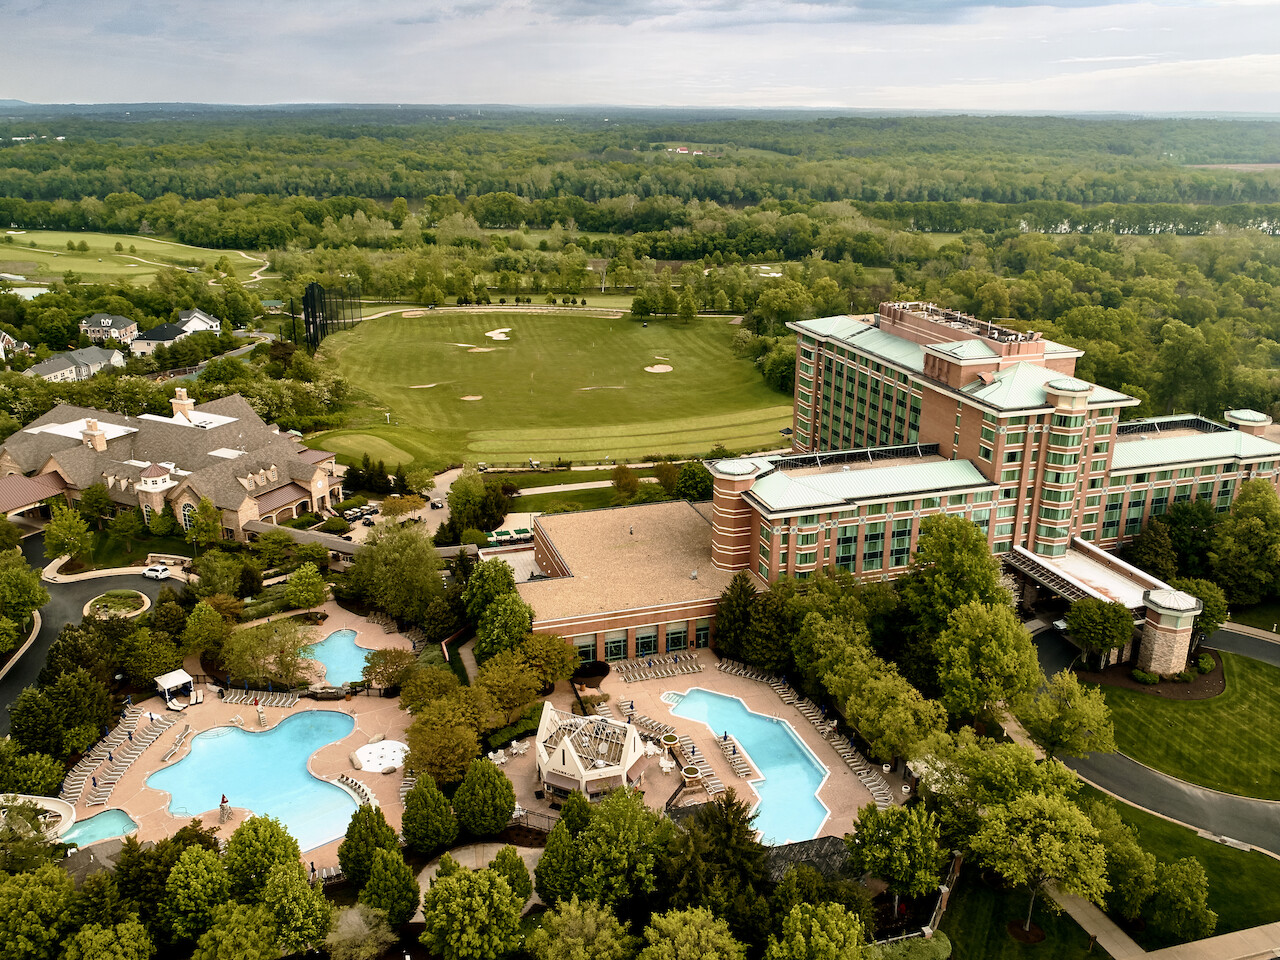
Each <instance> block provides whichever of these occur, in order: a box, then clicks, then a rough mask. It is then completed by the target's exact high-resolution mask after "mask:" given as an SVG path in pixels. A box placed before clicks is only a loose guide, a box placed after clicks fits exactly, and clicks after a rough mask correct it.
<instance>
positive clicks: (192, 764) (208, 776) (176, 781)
mask: <svg viewBox="0 0 1280 960" xmlns="http://www.w3.org/2000/svg"><path fill="white" fill-rule="evenodd" d="M355 723H356V721H355V718H354V717H351V716H348V715H347V714H345V713H337V712H335V711H333V710H304V711H303V712H302V713H295V714H294V715H293V716H291V717H288V718H286V719H284V720H282V721H281V722H280V723H279V724H278V725H277V726H275V727H273V728H272V729H270V730H266V731H263V732H262V733H251V732H249V731H247V730H241V729H240V728H239V727H215V728H214V729H213V730H206V731H205V732H204V733H201V734H197V735H196V737H195V739H194V740H192V741H191V752H190V753H188V754H187V755H186V756H185V757H183V758H182V759H181V760H179V761H178V762H177V763H175V764H174V765H173V766H171V767H168V768H166V769H164V770H160V771H157V772H156V773H153V774H151V776H149V777H148V778H147V786H149V787H153V788H154V789H156V790H164V791H167V792H168V793H169V795H170V799H169V812H170V813H171V814H173V815H174V816H177V817H195V816H199V815H200V814H202V813H204V812H206V811H208V810H216V809H217V808H218V803H219V801H220V800H221V799H222V795H223V794H226V797H227V801H228V802H229V803H230V804H231V806H233V807H247V808H248V809H250V810H252V811H253V812H254V813H257V814H262V815H265V816H272V817H276V818H277V819H278V820H280V822H281V823H283V824H284V825H285V827H286V828H287V829H288V830H289V833H290V834H292V835H293V837H294V839H296V840H297V841H298V845H299V846H300V847H301V848H302V849H303V850H310V849H312V848H313V847H318V846H320V845H321V844H324V843H328V842H329V841H330V840H336V839H337V838H338V837H341V836H342V835H343V833H345V832H346V829H347V822H348V821H349V820H350V819H351V814H352V813H353V812H354V811H355V809H356V802H355V799H354V798H353V797H352V796H351V794H349V793H347V792H346V791H345V790H343V789H342V788H341V787H337V786H334V785H333V784H332V783H327V782H325V781H324V780H321V779H319V778H317V777H314V776H312V775H311V773H310V772H309V771H308V770H307V759H308V758H309V757H310V756H311V755H312V754H313V753H315V752H316V751H317V750H319V749H320V748H321V747H323V746H325V745H326V744H329V743H333V742H334V741H336V740H341V739H342V738H343V737H345V736H346V735H347V734H349V733H350V732H351V731H352V730H353V729H354V728H355Z"/></svg>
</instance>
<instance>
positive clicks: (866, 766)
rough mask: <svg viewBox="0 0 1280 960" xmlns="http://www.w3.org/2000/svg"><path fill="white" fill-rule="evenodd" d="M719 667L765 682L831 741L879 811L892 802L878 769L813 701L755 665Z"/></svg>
mask: <svg viewBox="0 0 1280 960" xmlns="http://www.w3.org/2000/svg"><path fill="white" fill-rule="evenodd" d="M720 670H721V671H722V672H724V673H727V674H730V675H732V676H736V677H746V678H747V679H748V680H758V681H760V682H761V683H767V684H768V685H769V686H770V687H772V688H773V690H774V692H775V693H777V695H778V697H779V698H780V699H781V700H782V701H783V702H784V703H789V704H791V705H792V706H793V707H795V708H796V709H797V710H799V711H800V713H801V714H803V715H804V718H805V719H806V720H808V721H809V722H810V723H812V724H813V726H814V728H815V729H816V730H817V731H818V733H819V734H821V735H822V736H823V737H824V738H825V739H828V740H830V741H831V745H832V746H833V747H834V748H835V751H836V753H837V754H839V755H840V759H842V760H843V761H844V762H845V764H846V765H847V766H848V767H849V769H850V770H852V771H853V772H854V774H855V775H856V776H857V777H858V779H859V780H861V781H862V784H863V786H865V787H866V788H867V790H868V791H869V792H870V793H871V799H872V800H874V801H875V804H876V806H877V807H879V808H880V809H881V810H883V809H885V808H886V807H888V806H890V805H891V804H892V803H893V791H892V790H890V789H889V785H888V784H887V783H885V781H884V778H883V777H882V776H880V773H879V771H878V770H876V769H875V768H874V767H873V766H872V765H871V763H870V762H869V761H868V760H867V759H866V758H865V757H863V756H862V754H860V753H859V752H858V750H857V748H856V747H854V745H853V741H852V740H848V739H847V738H845V737H842V736H839V735H838V734H837V732H836V728H837V724H836V722H835V721H834V720H832V719H828V718H827V717H825V716H823V714H822V710H821V709H820V708H819V707H818V706H817V705H816V704H814V703H813V702H812V701H810V700H808V699H805V698H803V697H801V696H800V695H799V694H798V693H796V692H795V690H793V689H791V685H790V684H789V683H787V682H786V681H785V680H782V679H780V678H779V677H775V676H774V675H773V674H770V673H766V672H764V671H762V670H757V669H756V668H755V667H750V666H748V665H747V664H745V663H738V662H737V661H736V660H721V661H720Z"/></svg>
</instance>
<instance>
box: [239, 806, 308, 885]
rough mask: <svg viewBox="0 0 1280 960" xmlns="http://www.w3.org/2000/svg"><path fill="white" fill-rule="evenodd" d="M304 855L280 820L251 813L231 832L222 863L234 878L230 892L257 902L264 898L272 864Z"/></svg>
mask: <svg viewBox="0 0 1280 960" xmlns="http://www.w3.org/2000/svg"><path fill="white" fill-rule="evenodd" d="M301 859H302V853H301V851H299V850H298V841H297V840H295V839H293V837H291V836H289V832H288V831H287V830H285V828H284V827H283V826H282V825H281V823H280V821H279V820H277V819H276V818H275V817H250V818H249V819H247V820H245V821H244V822H243V823H241V824H240V826H238V827H236V829H235V832H234V833H232V834H231V839H230V840H228V841H227V850H226V853H225V854H224V855H223V858H222V865H223V867H224V868H225V869H226V871H227V878H228V879H229V880H230V881H231V895H232V896H233V897H235V898H236V899H237V900H240V901H242V902H256V901H260V900H261V897H262V891H263V888H264V887H265V886H266V883H267V875H268V874H269V873H270V872H271V868H272V867H274V866H275V865H276V864H281V863H283V864H290V863H299V862H300V861H301Z"/></svg>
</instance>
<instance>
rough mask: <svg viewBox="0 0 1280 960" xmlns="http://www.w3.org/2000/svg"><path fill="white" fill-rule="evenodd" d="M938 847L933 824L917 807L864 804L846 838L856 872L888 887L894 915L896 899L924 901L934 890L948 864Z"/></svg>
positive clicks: (937, 833) (938, 836)
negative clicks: (882, 881) (907, 898)
mask: <svg viewBox="0 0 1280 960" xmlns="http://www.w3.org/2000/svg"><path fill="white" fill-rule="evenodd" d="M940 841H941V830H940V828H939V826H938V820H937V818H936V817H935V816H934V815H933V814H932V813H929V812H928V811H927V810H925V809H924V808H923V807H921V806H914V807H888V808H886V809H884V810H880V809H878V808H877V807H875V806H874V805H872V804H868V805H867V806H865V807H863V808H862V809H861V810H860V811H858V819H857V821H856V822H855V823H854V832H853V833H852V834H847V835H846V836H845V844H846V846H847V847H848V849H849V856H850V858H851V860H852V863H853V868H854V872H855V873H871V874H874V875H875V876H877V877H879V878H880V879H882V880H884V881H885V882H886V883H888V885H889V892H890V893H892V894H893V909H894V911H895V912H896V911H897V909H898V898H899V897H913V898H914V897H923V896H924V895H925V894H927V893H929V892H930V891H932V890H934V889H936V888H937V886H938V877H939V874H940V873H941V871H942V866H943V863H944V861H945V860H946V855H945V853H944V852H943V850H942V846H941V842H940Z"/></svg>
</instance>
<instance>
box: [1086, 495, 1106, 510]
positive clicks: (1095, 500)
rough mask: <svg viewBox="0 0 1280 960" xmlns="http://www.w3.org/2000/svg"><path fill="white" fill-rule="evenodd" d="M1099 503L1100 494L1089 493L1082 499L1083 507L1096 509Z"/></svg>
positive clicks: (1100, 500)
mask: <svg viewBox="0 0 1280 960" xmlns="http://www.w3.org/2000/svg"><path fill="white" fill-rule="evenodd" d="M1100 503H1102V494H1100V493H1091V494H1089V495H1088V496H1087V497H1085V498H1084V505H1085V506H1086V507H1096V506H1098V505H1099V504H1100Z"/></svg>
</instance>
